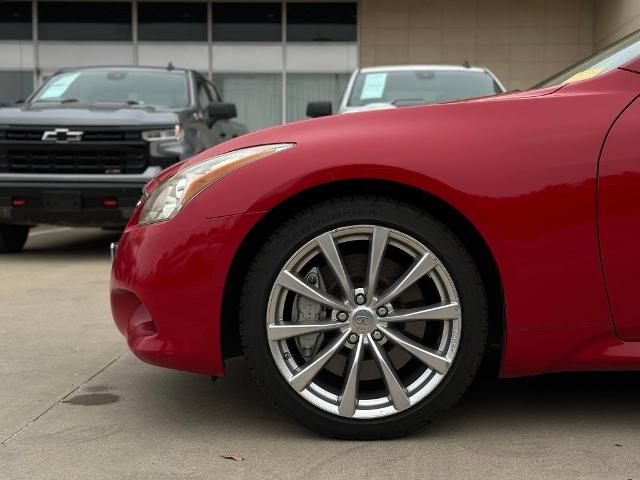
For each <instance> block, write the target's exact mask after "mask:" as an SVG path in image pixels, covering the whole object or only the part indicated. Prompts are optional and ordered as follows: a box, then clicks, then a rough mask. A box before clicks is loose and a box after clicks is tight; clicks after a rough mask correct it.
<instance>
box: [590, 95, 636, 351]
mask: <svg viewBox="0 0 640 480" xmlns="http://www.w3.org/2000/svg"><path fill="white" fill-rule="evenodd" d="M598 208H599V227H600V244H601V249H602V260H603V266H604V274H605V280H606V283H607V290H608V293H609V300H610V303H611V310H612V312H613V318H614V322H615V326H616V330H617V332H618V335H619V336H620V337H621V338H622V339H625V340H640V308H639V307H638V305H639V304H640V303H639V300H640V100H638V99H636V100H635V101H634V103H633V104H632V105H630V106H629V107H628V108H627V109H626V110H625V111H624V112H623V113H622V115H621V116H620V117H619V118H618V120H617V122H616V123H615V124H614V125H613V127H612V129H611V131H610V132H609V135H608V137H607V140H606V142H605V145H604V149H603V151H602V156H601V158H600V179H599V189H598Z"/></svg>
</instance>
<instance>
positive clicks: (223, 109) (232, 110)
mask: <svg viewBox="0 0 640 480" xmlns="http://www.w3.org/2000/svg"><path fill="white" fill-rule="evenodd" d="M207 110H208V113H209V120H210V121H211V124H212V125H213V124H214V123H215V122H217V121H218V120H228V119H230V118H234V117H237V116H238V111H237V110H236V105H235V103H226V102H216V103H210V104H209V107H208V108H207Z"/></svg>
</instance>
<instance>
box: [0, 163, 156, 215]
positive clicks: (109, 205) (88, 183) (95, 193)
mask: <svg viewBox="0 0 640 480" xmlns="http://www.w3.org/2000/svg"><path fill="white" fill-rule="evenodd" d="M160 170H161V168H160V167H149V168H147V169H146V170H145V171H144V172H143V173H141V174H135V175H125V174H120V175H93V174H92V175H82V174H80V175H77V174H68V175H67V174H12V173H4V174H0V223H11V224H26V225H35V224H38V223H48V224H53V225H67V226H92V227H124V226H125V225H126V224H127V221H128V220H129V218H130V217H131V215H132V214H133V211H134V209H135V206H136V204H137V203H138V200H140V197H141V195H142V189H143V187H144V186H145V185H146V184H147V183H148V182H149V180H151V179H152V178H153V177H154V176H155V175H156V174H158V173H159V172H160Z"/></svg>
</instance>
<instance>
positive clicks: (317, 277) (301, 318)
mask: <svg viewBox="0 0 640 480" xmlns="http://www.w3.org/2000/svg"><path fill="white" fill-rule="evenodd" d="M304 280H305V282H307V283H308V284H309V285H311V286H312V287H314V288H317V289H319V290H322V291H326V290H325V285H324V280H323V278H322V275H321V274H320V269H319V268H317V267H314V268H312V269H311V270H310V271H309V273H307V275H306V276H305V277H304ZM326 316H327V312H326V311H325V309H324V307H323V306H322V305H321V304H319V303H318V302H314V301H313V300H309V299H308V298H307V297H303V296H302V295H296V297H295V299H294V302H293V318H294V319H295V320H296V321H298V322H315V321H318V320H324V319H325V318H326ZM323 338H324V334H323V333H310V334H308V335H300V336H299V337H296V342H297V344H298V348H299V349H300V353H301V354H302V356H303V357H304V358H305V359H310V358H312V357H313V356H314V355H315V354H316V353H318V349H319V348H320V344H321V343H322V339H323Z"/></svg>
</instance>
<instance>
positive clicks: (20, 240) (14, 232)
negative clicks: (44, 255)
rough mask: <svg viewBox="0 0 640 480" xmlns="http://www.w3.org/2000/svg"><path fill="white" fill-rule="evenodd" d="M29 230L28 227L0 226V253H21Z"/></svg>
mask: <svg viewBox="0 0 640 480" xmlns="http://www.w3.org/2000/svg"><path fill="white" fill-rule="evenodd" d="M30 228H31V227H30V226H28V225H0V253H17V252H21V251H22V249H23V248H24V244H25V243H26V241H27V236H28V235H29V229H30Z"/></svg>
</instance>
